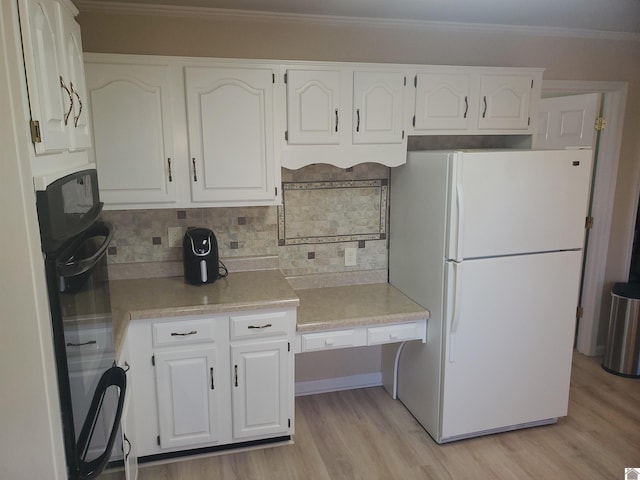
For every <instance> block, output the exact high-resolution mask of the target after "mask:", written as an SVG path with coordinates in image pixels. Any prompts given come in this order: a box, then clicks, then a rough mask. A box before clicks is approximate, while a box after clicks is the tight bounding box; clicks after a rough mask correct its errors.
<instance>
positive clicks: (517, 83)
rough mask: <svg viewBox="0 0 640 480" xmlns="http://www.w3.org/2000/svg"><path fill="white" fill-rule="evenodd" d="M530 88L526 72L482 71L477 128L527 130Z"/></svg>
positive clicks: (531, 82)
mask: <svg viewBox="0 0 640 480" xmlns="http://www.w3.org/2000/svg"><path fill="white" fill-rule="evenodd" d="M532 92H533V77H532V76H530V75H488V74H484V75H482V77H481V79H480V106H479V112H478V113H479V115H478V128H480V129H481V130H499V129H507V130H528V129H529V125H530V124H531V118H530V105H531V95H532Z"/></svg>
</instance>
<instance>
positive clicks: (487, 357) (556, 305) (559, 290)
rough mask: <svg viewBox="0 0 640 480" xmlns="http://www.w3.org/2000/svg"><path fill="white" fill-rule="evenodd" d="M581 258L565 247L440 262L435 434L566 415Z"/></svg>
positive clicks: (464, 433)
mask: <svg viewBox="0 0 640 480" xmlns="http://www.w3.org/2000/svg"><path fill="white" fill-rule="evenodd" d="M581 258H582V252H581V251H565V252H553V253H546V254H533V255H522V256H512V257H497V258H489V259H479V260H472V261H467V262H462V264H457V265H454V264H448V265H449V266H448V269H449V271H448V275H447V278H448V279H449V284H448V286H447V307H446V313H445V316H446V333H445V337H444V344H445V345H444V355H443V373H444V375H443V377H444V382H443V396H442V416H441V429H440V432H441V435H439V437H440V438H438V439H437V440H438V441H440V442H446V441H451V440H456V439H460V438H465V437H470V436H475V435H480V434H484V433H492V432H493V431H499V430H501V429H504V430H506V429H511V428H513V427H515V426H526V425H523V424H528V423H535V422H542V421H544V420H549V419H554V418H557V417H560V416H565V415H566V414H567V405H568V396H569V379H570V373H571V358H572V350H573V338H574V330H575V320H576V305H577V299H578V288H579V277H580V265H581ZM456 295H457V301H456ZM454 307H455V308H454Z"/></svg>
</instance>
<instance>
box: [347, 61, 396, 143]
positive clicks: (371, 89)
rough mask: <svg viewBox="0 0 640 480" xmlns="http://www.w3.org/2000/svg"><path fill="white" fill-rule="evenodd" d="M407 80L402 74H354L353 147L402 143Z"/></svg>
mask: <svg viewBox="0 0 640 480" xmlns="http://www.w3.org/2000/svg"><path fill="white" fill-rule="evenodd" d="M405 83H406V77H405V75H404V74H403V73H398V72H388V73H383V72H354V74H353V118H354V121H353V124H352V131H353V143H356V144H362V143H365V144H366V143H402V141H403V140H404V125H403V120H404V119H403V115H402V112H403V95H404V86H405Z"/></svg>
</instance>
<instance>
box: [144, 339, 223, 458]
mask: <svg viewBox="0 0 640 480" xmlns="http://www.w3.org/2000/svg"><path fill="white" fill-rule="evenodd" d="M155 367H156V388H157V393H158V421H159V428H160V446H161V447H162V448H172V447H184V446H189V445H196V444H201V443H207V444H213V443H216V442H217V441H218V440H219V439H220V429H219V426H218V423H219V421H218V419H217V418H216V416H217V415H218V402H217V401H216V397H217V393H218V390H216V388H215V381H216V375H217V374H218V369H217V365H216V348H215V347H213V346H206V347H202V348H196V349H188V350H176V351H169V352H161V353H156V354H155Z"/></svg>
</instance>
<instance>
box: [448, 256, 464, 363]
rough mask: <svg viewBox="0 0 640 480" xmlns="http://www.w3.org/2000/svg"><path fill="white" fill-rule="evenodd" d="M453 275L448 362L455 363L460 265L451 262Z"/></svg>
mask: <svg viewBox="0 0 640 480" xmlns="http://www.w3.org/2000/svg"><path fill="white" fill-rule="evenodd" d="M451 266H452V273H453V285H452V286H453V295H454V297H453V314H452V316H451V329H450V330H449V362H451V363H453V362H454V361H455V355H454V350H455V349H454V347H453V345H454V337H455V335H456V333H457V332H458V326H459V325H460V311H461V309H462V306H461V302H462V294H461V290H462V264H461V263H456V262H452V263H451Z"/></svg>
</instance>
